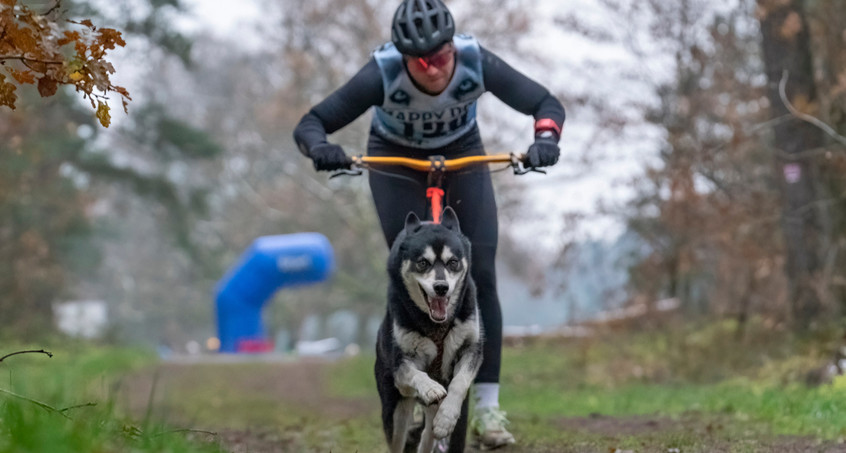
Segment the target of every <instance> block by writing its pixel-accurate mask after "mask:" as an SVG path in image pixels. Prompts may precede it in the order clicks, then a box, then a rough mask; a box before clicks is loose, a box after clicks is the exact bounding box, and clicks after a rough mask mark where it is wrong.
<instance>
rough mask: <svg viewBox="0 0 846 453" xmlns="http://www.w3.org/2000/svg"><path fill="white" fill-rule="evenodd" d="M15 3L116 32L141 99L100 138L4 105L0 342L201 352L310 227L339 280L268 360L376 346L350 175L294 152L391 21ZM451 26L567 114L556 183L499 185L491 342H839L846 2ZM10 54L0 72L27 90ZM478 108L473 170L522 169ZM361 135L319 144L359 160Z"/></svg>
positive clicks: (378, 262) (167, 2) (484, 108)
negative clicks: (835, 338)
mask: <svg viewBox="0 0 846 453" xmlns="http://www.w3.org/2000/svg"><path fill="white" fill-rule="evenodd" d="M5 3H8V2H5ZM5 3H4V4H5ZM12 3H14V2H12ZM20 3H21V4H23V5H27V6H29V7H30V8H32V10H33V11H36V12H38V13H39V14H44V16H42V17H46V18H48V19H51V20H55V21H56V23H58V24H59V25H57V27H59V28H60V29H62V28H63V27H73V25H72V24H70V25H69V24H68V23H67V22H65V19H68V18H71V19H74V20H76V21H81V20H84V19H90V20H91V21H92V22H93V23H94V24H95V25H96V26H98V27H111V28H114V29H116V30H118V31H120V32H121V33H122V36H123V39H124V40H125V41H126V45H125V46H123V47H117V48H116V49H114V50H110V51H109V52H108V54H107V55H106V56H105V59H106V60H108V61H109V62H110V63H111V64H112V65H113V68H114V74H113V75H112V76H111V80H112V82H114V83H115V84H116V85H119V86H122V87H125V88H126V89H127V90H128V92H129V94H130V96H131V98H132V99H131V101H129V103H128V113H126V114H125V113H124V112H123V111H122V108H121V107H120V97H119V96H117V95H116V94H115V93H110V94H111V96H110V97H109V99H108V103H109V105H110V106H111V125H110V126H109V127H108V128H104V127H102V126H101V124H100V123H98V119H97V117H95V110H94V109H92V108H91V105H89V103H88V101H87V100H85V99H83V96H82V95H81V94H80V93H79V91H78V90H75V89H74V86H73V85H72V84H66V85H70V86H64V87H59V89H58V91H57V92H55V94H53V95H51V96H48V97H42V96H40V95H39V92H41V86H39V87H38V89H37V88H36V87H34V86H33V85H31V84H27V83H14V84H15V85H17V91H16V93H17V100H16V102H15V107H16V108H15V109H14V110H12V109H11V108H9V107H8V106H0V320H2V321H3V322H2V327H0V338H15V339H17V340H37V339H39V338H42V337H44V336H45V335H51V333H52V332H56V331H57V330H59V331H62V332H64V333H65V334H68V335H73V336H82V337H86V338H99V339H102V340H104V341H107V342H114V343H119V344H143V345H147V346H154V347H158V348H160V350H161V351H163V353H165V352H168V351H173V352H180V353H182V352H197V351H202V350H208V349H213V348H214V342H213V341H211V342H209V339H213V337H214V336H215V335H216V331H215V312H214V288H215V284H216V283H217V282H218V281H219V280H220V279H221V278H222V277H223V275H224V273H225V272H226V270H227V269H229V268H230V267H231V266H232V265H233V264H234V263H235V262H236V260H237V258H238V257H239V255H240V254H241V253H242V252H243V251H244V250H245V249H246V248H247V247H248V246H249V244H250V243H251V242H252V241H253V240H254V239H255V238H257V237H260V236H263V235H275V234H288V233H296V232H304V231H310V232H320V233H322V234H324V235H326V236H327V237H328V238H329V239H330V241H331V243H332V245H333V247H334V250H335V254H336V273H335V274H334V276H333V277H332V279H331V280H330V281H329V282H328V283H325V284H321V285H316V286H312V287H305V288H300V289H291V290H284V291H280V292H279V293H278V294H277V295H276V297H275V300H274V301H273V303H270V304H268V306H267V309H266V312H265V316H266V323H267V327H268V331H269V332H270V333H271V335H272V336H273V338H274V339H275V344H276V349H277V350H280V351H289V350H291V349H293V348H294V347H295V345H296V344H297V343H298V342H301V341H316V340H320V339H325V338H330V337H334V338H337V339H338V340H339V342H340V346H341V347H343V346H344V345H349V344H356V345H360V346H361V347H362V348H366V349H370V347H371V345H372V343H373V341H374V333H375V329H376V326H377V325H378V322H379V320H380V318H381V316H382V314H383V313H384V299H385V288H386V275H385V270H384V266H385V264H384V263H385V258H386V256H387V250H386V247H385V245H384V243H383V239H382V235H381V232H380V229H379V226H378V223H377V219H376V214H375V211H374V209H373V206H372V202H371V200H370V196H369V193H368V190H369V189H368V187H367V183H366V178H363V177H359V178H336V179H332V180H331V181H330V180H329V179H328V175H327V174H324V173H316V172H315V171H314V170H313V168H312V165H311V162H310V161H308V160H307V159H305V158H304V157H303V156H302V155H300V153H299V152H298V151H297V150H296V147H295V146H294V143H293V139H292V131H293V128H294V126H295V125H296V123H297V122H298V120H299V119H300V117H301V116H302V115H303V114H304V113H306V112H307V111H308V109H309V108H310V107H311V106H312V105H313V104H314V103H316V102H319V101H320V100H321V99H323V98H324V97H325V96H326V95H328V94H329V93H330V92H332V91H333V90H334V89H335V88H337V87H339V86H340V85H341V84H343V83H344V82H345V81H346V80H347V79H348V78H349V77H351V76H352V75H353V74H354V73H355V72H356V71H357V70H358V69H359V68H360V67H361V66H363V65H364V63H365V62H366V61H367V59H368V58H369V54H370V52H371V51H373V50H374V49H375V48H377V47H378V46H379V45H381V44H382V43H384V42H386V41H388V40H389V38H390V36H389V25H388V24H389V23H390V18H391V15H392V13H393V11H394V8H395V5H394V2H383V1H378V0H331V1H330V0H309V1H305V0H275V1H270V0H250V1H240V2H222V1H211V0H183V1H180V0H126V1H80V0H73V1H72V0H63V1H62V2H61V3H60V4H56V3H55V2H53V1H49V2H48V1H23V2H20ZM788 4H789V5H788ZM785 5H787V6H785ZM54 6H56V7H55V8H54ZM448 6H449V7H450V8H451V9H452V10H453V13H454V15H455V16H456V21H457V24H458V30H459V31H460V32H464V33H469V34H472V35H474V36H476V37H478V38H479V40H480V42H481V44H482V45H483V46H484V47H486V48H488V49H489V50H491V51H493V52H494V53H496V54H498V55H499V56H501V57H502V58H503V59H505V60H506V61H507V62H509V63H510V64H511V65H512V66H514V67H516V68H517V69H519V70H520V71H522V72H524V73H525V74H527V75H528V76H530V77H532V78H533V79H535V80H537V81H538V82H540V83H541V84H543V85H545V86H547V87H548V88H549V89H550V90H551V91H553V92H554V93H555V94H556V95H557V97H558V98H559V99H560V100H561V101H562V103H563V104H564V106H565V108H566V109H567V122H566V125H565V129H564V134H563V138H562V142H561V146H562V158H561V161H560V162H559V163H558V164H557V165H556V166H555V167H553V168H551V169H549V172H548V174H547V175H538V174H531V175H527V176H520V177H517V176H514V175H512V174H511V173H510V172H509V171H504V172H499V173H496V174H495V175H494V181H495V185H496V190H497V196H498V201H499V207H500V231H501V236H500V248H499V255H498V267H497V269H498V273H499V275H498V277H499V282H500V291H501V295H500V299H501V301H502V304H503V310H504V319H505V324H506V334H507V335H512V336H521V335H527V334H546V333H555V332H559V333H561V332H571V333H572V332H573V331H574V330H573V327H574V326H585V325H588V324H589V323H591V322H593V323H596V322H611V321H613V320H616V319H627V318H637V319H642V320H643V322H644V323H646V325H649V322H650V319H660V316H662V315H661V313H666V312H672V313H674V314H675V315H676V318H674V319H677V320H681V321H690V320H693V321H696V320H702V319H731V320H734V321H736V326H737V330H738V331H742V329H743V328H744V325H746V323H747V322H748V321H749V320H750V319H755V320H756V321H757V322H761V323H763V324H764V325H766V326H770V327H776V326H778V327H781V328H784V329H789V330H796V331H804V330H807V329H815V328H820V327H822V326H830V325H832V324H837V323H839V321H840V320H841V319H842V315H843V309H844V308H846V271H844V269H846V266H844V264H846V254H845V253H844V246H846V228H844V227H845V226H846V225H844V223H845V222H846V216H845V215H846V180H844V178H843V175H844V171H846V154H844V151H846V137H844V135H846V42H844V41H846V3H844V2H842V1H839V0H804V1H793V2H792V3H791V2H779V1H769V0H758V1H757V2H756V1H753V0H707V1H706V0H684V1H677V2H667V1H661V0H646V1H632V0H590V1H589V0H570V1H566V2H565V1H560V0H452V1H449V2H448ZM4 8H8V7H4ZM0 44H2V39H0ZM4 45H5V44H4ZM2 52H8V47H5V48H4V47H0V60H2V62H3V63H4V66H3V67H0V73H3V69H4V68H10V67H12V68H18V69H19V70H20V69H22V68H21V67H20V61H14V60H13V59H11V58H10V57H12V56H13V55H9V54H8V53H2ZM15 64H18V65H19V66H14V65H15ZM8 80H9V81H11V78H10V79H8ZM12 82H14V81H12ZM18 82H20V81H18ZM42 94H44V93H42ZM479 102H480V119H479V121H480V129H481V132H482V136H483V139H484V141H485V143H486V146H487V149H488V151H489V152H491V153H495V152H510V151H514V152H523V151H524V150H525V149H526V148H527V147H528V145H529V144H530V143H531V140H532V136H533V131H532V119H531V118H529V117H524V116H522V115H520V114H518V113H516V112H513V111H511V110H510V109H509V108H508V107H507V106H505V105H504V104H503V103H501V102H500V101H499V100H497V99H496V98H495V97H493V96H491V95H487V96H484V97H483V98H482V99H481V100H480V101H479ZM369 120H370V113H368V114H366V115H365V116H363V117H362V118H360V119H359V120H357V121H356V122H355V123H353V124H352V125H350V126H348V127H347V128H345V129H344V130H343V131H341V132H339V133H337V134H335V135H334V136H332V137H331V138H330V140H331V141H333V142H335V143H339V144H341V145H343V146H344V148H345V149H346V151H347V152H348V153H349V154H360V153H363V152H364V146H365V140H366V134H367V129H368V125H369Z"/></svg>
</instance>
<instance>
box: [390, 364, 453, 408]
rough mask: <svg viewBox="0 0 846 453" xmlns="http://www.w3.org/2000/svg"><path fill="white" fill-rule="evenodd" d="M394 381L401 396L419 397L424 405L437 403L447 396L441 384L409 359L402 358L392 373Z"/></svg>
mask: <svg viewBox="0 0 846 453" xmlns="http://www.w3.org/2000/svg"><path fill="white" fill-rule="evenodd" d="M394 382H395V384H396V386H397V389H398V390H399V392H400V394H401V395H402V396H404V397H406V398H419V399H420V401H421V402H422V403H423V404H424V405H426V406H428V405H431V404H434V403H437V402H439V401H441V400H442V399H444V397H445V396H447V391H446V389H445V388H444V386H443V385H441V384H438V383H437V382H435V381H434V380H433V379H432V378H430V377H429V375H428V374H426V373H425V372H423V371H421V370H420V369H419V368H417V366H415V364H414V363H413V362H412V361H411V360H409V359H405V360H403V361H402V363H401V364H400V366H399V368H398V369H397V371H396V373H395V374H394Z"/></svg>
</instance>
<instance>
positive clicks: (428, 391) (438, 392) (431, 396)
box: [417, 380, 447, 406]
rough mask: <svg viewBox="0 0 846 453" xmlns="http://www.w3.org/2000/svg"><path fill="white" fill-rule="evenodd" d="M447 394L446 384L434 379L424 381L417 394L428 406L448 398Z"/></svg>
mask: <svg viewBox="0 0 846 453" xmlns="http://www.w3.org/2000/svg"><path fill="white" fill-rule="evenodd" d="M446 394H447V391H446V389H445V388H444V386H443V385H441V384H438V383H437V382H435V381H432V380H430V381H429V382H425V383H423V384H422V385H421V386H420V388H418V389H417V395H418V396H419V397H420V401H421V402H423V404H425V405H426V406H429V405H431V404H435V403H439V402H440V401H441V400H443V399H444V398H446Z"/></svg>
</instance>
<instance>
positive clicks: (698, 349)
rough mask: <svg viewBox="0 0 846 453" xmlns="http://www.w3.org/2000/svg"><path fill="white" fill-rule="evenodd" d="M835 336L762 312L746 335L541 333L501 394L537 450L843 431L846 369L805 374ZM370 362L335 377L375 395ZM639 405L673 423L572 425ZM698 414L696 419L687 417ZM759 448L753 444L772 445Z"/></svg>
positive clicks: (730, 330) (514, 360)
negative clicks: (782, 326)
mask: <svg viewBox="0 0 846 453" xmlns="http://www.w3.org/2000/svg"><path fill="white" fill-rule="evenodd" d="M832 338H834V336H833V335H823V336H821V337H817V338H795V337H793V336H792V335H790V334H788V333H786V332H784V331H780V330H779V329H773V328H770V327H769V326H764V325H758V324H755V323H754V322H753V323H751V325H749V326H747V331H746V333H745V334H743V335H738V334H737V326H736V325H735V324H734V323H732V322H719V323H711V324H706V325H703V326H689V327H686V328H684V329H680V330H678V331H666V330H664V331H661V332H652V333H649V332H647V333H622V334H609V335H606V336H602V337H598V338H593V339H580V340H546V341H543V340H542V341H534V342H531V343H530V344H524V345H522V346H517V347H509V348H506V349H505V350H504V355H503V362H502V363H503V369H502V378H501V382H502V390H501V404H502V407H503V408H504V409H506V410H507V411H508V413H509V418H510V419H512V421H513V426H514V428H515V430H518V431H520V434H521V438H523V439H532V441H536V440H539V439H540V441H538V442H539V444H538V450H539V451H545V450H544V448H548V449H549V451H554V449H553V447H552V446H553V445H580V444H583V445H590V446H592V447H594V448H598V449H599V450H603V449H607V448H630V447H636V446H638V445H639V446H641V447H642V446H643V445H644V444H648V445H655V444H656V443H657V444H659V445H663V446H665V447H668V448H682V447H688V449H689V450H690V449H693V450H695V451H698V449H702V450H703V451H704V450H707V448H706V447H703V446H702V445H701V443H702V442H703V439H704V438H706V437H707V438H710V439H711V440H712V441H714V440H715V439H716V440H719V441H722V442H727V443H729V444H730V445H732V447H731V451H747V450H745V448H746V447H744V446H743V445H744V443H743V442H740V441H741V440H744V439H747V440H748V439H749V438H752V439H781V438H782V436H801V437H810V438H814V439H819V440H821V441H838V440H840V439H842V438H844V437H846V377H840V378H838V379H836V380H835V381H834V382H833V383H831V384H826V385H822V386H819V387H815V388H809V387H808V386H806V385H805V384H804V376H805V374H806V372H807V371H810V369H811V368H813V367H814V366H818V365H819V364H820V363H822V360H823V358H824V357H826V351H828V350H829V349H831V346H832V345H833V344H834V343H833V342H832ZM372 363H373V357H372V356H363V357H359V358H356V359H354V360H350V361H347V362H344V363H340V364H338V365H336V369H335V370H334V371H333V372H332V373H331V374H330V376H332V379H331V381H330V388H331V389H332V391H334V392H336V393H337V394H338V395H347V396H359V395H366V394H368V393H369V394H371V395H374V396H375V384H374V383H373V378H372V377H371V374H372V372H371V371H370V368H371V367H372ZM643 416H649V417H652V418H655V419H658V420H667V421H668V422H667V423H662V424H663V425H665V426H666V427H667V428H664V430H665V431H666V432H664V433H662V434H661V435H659V437H658V438H654V436H655V434H654V433H649V432H642V433H632V434H629V435H622V436H614V435H608V434H606V435H605V436H604V437H603V435H601V434H597V433H595V432H586V431H584V430H580V429H578V428H573V427H567V425H566V420H567V419H568V418H569V417H582V418H588V419H590V418H591V417H593V418H599V417H619V418H622V419H623V420H626V419H627V418H631V419H637V417H643ZM691 418H693V419H695V420H696V423H695V425H696V428H693V427H691V424H690V423H687V422H686V420H689V419H691ZM562 426H563V428H562ZM706 428H707V430H708V432H705V430H706ZM697 429H698V430H699V431H700V432H697ZM712 429H713V430H714V431H715V432H711V430H712ZM610 431H613V428H611V429H610ZM645 431H648V430H645ZM714 436H716V437H714ZM759 447H760V446H758V447H756V446H754V445H752V446H748V448H749V450H748V451H765V450H760V449H757V448H759Z"/></svg>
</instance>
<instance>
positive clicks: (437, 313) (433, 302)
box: [429, 297, 447, 321]
mask: <svg viewBox="0 0 846 453" xmlns="http://www.w3.org/2000/svg"><path fill="white" fill-rule="evenodd" d="M446 307H447V298H446V297H433V298H431V299H429V313H430V314H431V315H432V319H434V320H436V321H443V320H444V319H446Z"/></svg>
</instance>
